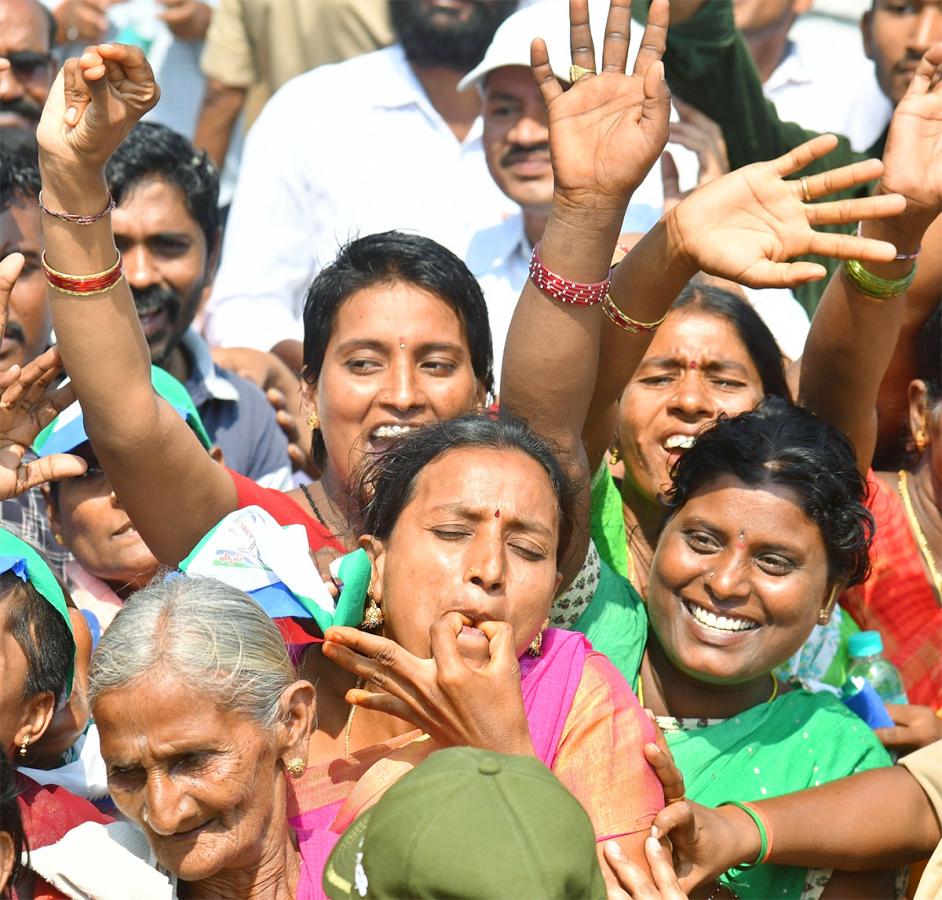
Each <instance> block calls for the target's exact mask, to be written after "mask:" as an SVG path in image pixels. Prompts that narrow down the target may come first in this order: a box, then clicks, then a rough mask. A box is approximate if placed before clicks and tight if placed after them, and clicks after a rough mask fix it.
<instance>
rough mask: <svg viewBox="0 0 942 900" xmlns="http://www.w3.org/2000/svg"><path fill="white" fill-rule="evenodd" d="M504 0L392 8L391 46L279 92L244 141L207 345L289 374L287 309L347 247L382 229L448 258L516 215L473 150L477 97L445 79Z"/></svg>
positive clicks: (472, 53)
mask: <svg viewBox="0 0 942 900" xmlns="http://www.w3.org/2000/svg"><path fill="white" fill-rule="evenodd" d="M515 6H516V0H396V2H393V3H390V7H389V9H390V16H391V19H392V24H393V30H394V31H395V33H396V35H397V37H398V43H396V44H394V45H393V46H391V47H387V48H386V49H383V50H378V51H376V52H375V53H367V54H365V55H363V56H358V57H355V58H353V59H348V60H346V61H345V62H342V63H338V64H336V65H330V66H320V67H319V68H317V69H313V70H312V71H310V72H307V73H305V74H304V75H300V76H298V77H297V78H295V79H293V80H292V81H290V82H288V84H286V85H285V86H284V87H283V88H281V89H280V90H279V91H278V92H277V93H276V94H275V96H274V97H272V99H271V100H270V101H269V102H268V104H267V105H266V106H265V109H264V110H263V111H262V113H261V115H260V116H259V117H258V119H257V120H256V122H255V125H254V126H253V127H252V131H251V133H250V134H249V135H248V138H247V139H246V144H245V150H244V154H243V157H242V168H241V171H240V174H239V184H238V187H237V188H236V193H235V198H234V200H233V202H232V209H231V212H230V215H229V221H228V224H227V228H226V237H225V243H224V246H223V253H222V264H221V267H220V271H219V276H218V278H217V279H216V286H215V288H214V291H213V297H212V301H211V303H210V307H209V310H208V314H207V325H206V333H207V335H208V337H209V339H210V343H213V344H220V345H222V346H224V347H254V348H256V349H259V350H271V349H273V348H277V350H278V352H279V354H280V355H281V356H282V357H283V358H284V359H285V361H286V362H288V363H289V365H291V367H292V368H293V369H295V370H296V371H297V370H299V369H300V366H301V344H300V338H301V335H302V327H301V321H300V316H301V305H302V302H303V298H304V294H305V291H306V289H307V287H308V285H309V284H310V281H311V279H312V278H313V276H314V275H316V274H317V272H318V271H319V270H320V268H321V266H323V265H325V264H326V263H328V262H330V261H331V260H332V259H333V258H334V256H335V255H336V252H337V248H338V247H339V246H340V245H341V244H342V243H344V242H346V241H347V240H349V239H351V238H354V237H357V236H360V235H366V234H372V233H375V232H379V231H385V230H388V229H391V228H398V229H403V230H407V231H408V230H411V231H417V232H419V233H421V234H423V235H426V236H428V237H431V238H434V239H435V240H437V241H439V242H440V243H443V244H445V245H446V246H448V247H450V248H451V249H454V250H456V251H458V252H460V251H461V250H462V249H463V248H464V246H465V245H466V243H467V240H468V238H469V237H470V235H471V234H473V233H474V232H475V231H477V230H478V229H480V228H482V227H485V226H486V225H490V224H494V223H497V222H499V221H500V220H501V218H502V217H503V216H504V215H505V214H510V213H513V212H515V211H516V207H515V205H514V204H513V203H511V202H510V201H509V200H508V199H507V198H506V197H505V196H504V195H503V194H501V192H500V191H499V190H498V189H497V187H496V186H495V185H494V183H493V181H492V180H491V178H490V176H489V175H488V173H487V169H486V166H485V165H484V156H483V152H482V149H481V137H480V133H481V122H480V118H479V111H480V98H479V96H478V95H477V92H476V91H473V90H471V91H467V90H465V91H460V90H459V89H458V82H459V81H460V80H461V78H462V76H463V75H464V74H465V73H466V72H467V71H469V70H470V69H471V68H473V67H474V66H475V65H476V64H477V63H478V62H479V61H480V60H481V58H482V57H483V55H484V51H485V50H486V49H487V46H488V44H489V43H490V41H491V37H492V36H493V34H494V31H495V30H496V29H497V26H498V25H499V24H500V22H501V21H502V20H503V19H504V18H506V16H507V15H508V14H509V13H510V12H511V11H512V10H513V8H514V7H515Z"/></svg>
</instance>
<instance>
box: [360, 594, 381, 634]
mask: <svg viewBox="0 0 942 900" xmlns="http://www.w3.org/2000/svg"><path fill="white" fill-rule="evenodd" d="M385 621H386V618H385V616H383V610H382V609H381V608H380V605H379V604H378V603H377V602H376V600H375V599H374V598H373V591H372V590H368V591H367V592H366V609H364V610H363V624H362V625H360V628H362V629H363V630H364V631H376V629H377V628H380V627H382V624H383V622H385Z"/></svg>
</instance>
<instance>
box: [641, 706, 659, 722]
mask: <svg viewBox="0 0 942 900" xmlns="http://www.w3.org/2000/svg"><path fill="white" fill-rule="evenodd" d="M644 711H645V713H647V716H648V718H649V719H650V720H651V721H652V722H656V721H657V718H656V716H655V715H654V710H653V709H648V707H645V708H644Z"/></svg>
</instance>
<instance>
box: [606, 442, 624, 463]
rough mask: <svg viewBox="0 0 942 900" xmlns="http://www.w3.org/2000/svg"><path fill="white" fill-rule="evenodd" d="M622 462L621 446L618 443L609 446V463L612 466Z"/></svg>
mask: <svg viewBox="0 0 942 900" xmlns="http://www.w3.org/2000/svg"><path fill="white" fill-rule="evenodd" d="M620 462H621V447H619V446H618V444H612V446H611V447H609V448H608V464H609V465H610V466H617V465H618V464H619V463H620Z"/></svg>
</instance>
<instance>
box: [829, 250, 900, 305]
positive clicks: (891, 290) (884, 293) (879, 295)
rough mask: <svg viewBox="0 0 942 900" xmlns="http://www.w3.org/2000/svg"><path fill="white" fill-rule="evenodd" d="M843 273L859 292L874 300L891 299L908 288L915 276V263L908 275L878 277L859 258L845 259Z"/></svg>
mask: <svg viewBox="0 0 942 900" xmlns="http://www.w3.org/2000/svg"><path fill="white" fill-rule="evenodd" d="M844 274H845V275H846V276H847V278H848V280H849V281H850V282H851V284H853V286H854V287H855V288H857V290H858V291H860V293H861V294H866V296H868V297H872V298H873V299H874V300H891V299H892V298H893V297H899V296H900V294H905V293H906V291H908V290H909V286H910V285H911V284H912V283H913V279H914V278H915V277H916V264H915V263H913V267H912V269H911V270H910V272H909V274H908V275H904V276H903V277H902V278H880V277H879V276H878V275H874V274H873V273H872V272H868V271H867V270H866V269H865V268H864V267H863V265H862V264H861V262H860V260H857V259H845V260H844Z"/></svg>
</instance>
